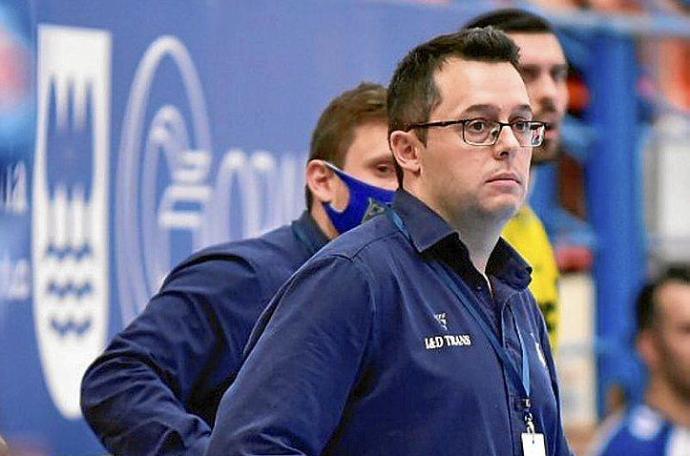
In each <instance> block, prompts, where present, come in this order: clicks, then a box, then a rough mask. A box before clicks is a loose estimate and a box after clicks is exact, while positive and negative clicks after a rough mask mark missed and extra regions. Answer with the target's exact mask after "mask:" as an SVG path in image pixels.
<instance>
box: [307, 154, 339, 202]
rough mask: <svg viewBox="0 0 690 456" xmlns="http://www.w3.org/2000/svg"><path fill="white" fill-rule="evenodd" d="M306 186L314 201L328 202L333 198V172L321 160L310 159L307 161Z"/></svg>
mask: <svg viewBox="0 0 690 456" xmlns="http://www.w3.org/2000/svg"><path fill="white" fill-rule="evenodd" d="M305 177H306V181H307V187H309V190H310V191H311V194H312V196H313V197H314V201H315V202H316V201H321V202H324V203H330V202H331V201H333V199H334V198H335V191H336V188H335V180H334V177H335V173H334V172H333V170H332V169H331V168H329V167H328V166H326V164H325V163H324V162H323V160H311V161H310V162H309V163H307V172H306V176H305Z"/></svg>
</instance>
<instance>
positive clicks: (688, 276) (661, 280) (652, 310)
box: [635, 265, 690, 334]
mask: <svg viewBox="0 0 690 456" xmlns="http://www.w3.org/2000/svg"><path fill="white" fill-rule="evenodd" d="M669 282H682V283H686V284H689V285H690V265H675V266H670V267H668V268H667V269H666V270H665V271H664V272H663V273H662V274H661V275H659V276H658V277H657V278H656V279H654V280H652V281H650V282H648V283H647V284H646V285H645V286H643V287H642V290H641V291H640V293H639V294H638V296H637V301H636V303H635V312H636V317H637V333H638V334H639V333H640V332H642V331H644V330H646V329H649V328H651V327H652V326H653V325H654V322H655V320H656V312H657V310H656V296H655V295H656V292H657V290H659V288H661V287H662V286H664V285H665V284H667V283H669Z"/></svg>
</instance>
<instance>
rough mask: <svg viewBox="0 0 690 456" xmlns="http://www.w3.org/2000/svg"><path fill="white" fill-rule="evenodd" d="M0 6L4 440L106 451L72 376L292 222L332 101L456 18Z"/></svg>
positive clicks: (301, 6)
mask: <svg viewBox="0 0 690 456" xmlns="http://www.w3.org/2000/svg"><path fill="white" fill-rule="evenodd" d="M4 9H6V10H7V11H10V10H11V11H12V14H14V15H15V16H17V17H19V19H18V21H19V22H17V23H19V24H20V25H21V24H24V25H25V26H24V27H21V26H16V24H15V23H10V22H9V21H7V20H6V21H5V22H2V21H0V27H4V29H11V30H12V33H13V34H14V35H13V36H15V37H17V38H16V40H15V41H16V42H17V43H19V44H17V45H16V47H15V51H16V52H17V54H14V57H13V59H14V60H13V62H18V61H19V60H16V59H18V58H24V61H25V62H26V63H27V65H28V66H27V68H28V69H27V71H26V73H25V74H24V76H23V78H24V79H23V80H24V82H25V83H27V84H29V85H31V86H33V87H34V89H35V90H29V91H25V93H24V95H23V96H24V99H23V101H24V102H25V103H27V104H25V105H23V106H22V109H23V110H17V111H16V112H14V113H13V114H12V116H13V117H12V119H13V122H15V124H16V125H19V127H17V130H16V131H15V135H16V136H15V137H16V138H19V139H16V140H14V141H15V142H14V143H13V144H18V146H17V147H13V148H12V150H11V151H9V152H7V153H5V152H4V151H3V154H2V159H1V160H0V165H2V169H1V170H0V187H1V191H0V196H1V197H2V198H1V200H0V285H2V286H0V289H1V291H0V366H2V368H0V434H3V435H4V436H5V437H6V438H8V440H10V443H11V444H13V445H14V446H15V449H16V450H17V452H18V453H19V452H20V451H23V450H26V451H33V453H32V454H63V455H88V454H99V453H102V452H103V450H102V448H101V447H100V445H99V443H98V442H97V440H96V439H95V437H94V436H93V435H92V434H91V432H90V430H89V429H88V427H87V425H86V424H85V422H84V421H83V419H82V418H81V415H80V412H79V407H78V399H79V397H78V391H79V390H78V389H79V380H80V377H81V374H82V373H83V371H84V369H85V368H86V366H87V365H88V363H89V362H90V361H91V360H92V359H93V358H94V357H95V356H96V355H97V354H98V353H99V352H100V351H101V350H102V349H103V348H104V347H105V344H106V343H107V341H108V340H109V338H110V337H112V336H113V334H114V333H115V332H117V331H118V330H119V329H121V328H122V327H123V325H125V324H126V323H127V322H128V321H130V320H131V319H132V318H134V317H135V316H136V315H137V313H139V312H140V311H141V309H142V307H143V306H144V305H145V304H146V302H147V299H148V297H149V296H150V295H151V294H152V293H154V292H155V290H156V289H157V288H158V286H159V284H160V282H161V280H162V279H163V277H164V276H165V274H166V272H167V271H168V270H169V269H170V268H171V266H172V265H174V264H175V263H177V262H178V261H180V260H181V259H182V258H184V257H186V256H187V255H188V254H189V253H191V252H192V251H193V250H196V249H198V248H200V247H202V246H205V245H208V244H211V243H214V242H218V241H222V240H227V239H237V238H242V237H247V236H253V235H257V234H259V233H261V232H263V231H265V230H267V229H269V228H272V227H275V226H277V225H279V224H281V223H283V222H286V221H288V220H290V219H291V218H292V217H294V216H295V215H297V214H298V213H299V212H300V211H301V209H302V207H303V204H304V203H303V189H302V188H303V169H304V160H305V157H306V153H307V150H308V144H309V137H310V133H311V129H312V128H313V126H314V125H315V122H316V119H317V117H318V115H319V114H320V112H321V110H322V109H323V108H324V107H325V105H326V104H327V102H328V101H329V100H330V99H331V98H332V97H334V96H335V95H337V94H339V93H340V92H342V91H343V90H345V89H349V88H351V87H353V86H355V85H356V84H357V83H358V82H359V81H362V80H369V81H374V82H380V83H384V84H385V83H386V82H387V81H388V78H389V77H390V74H391V73H392V70H393V68H394V65H395V63H396V62H397V60H398V59H399V58H400V57H401V56H402V55H403V54H404V52H405V51H406V50H408V49H409V48H410V47H411V46H413V45H414V44H416V43H418V42H421V41H423V40H424V39H427V38H429V37H431V36H433V35H436V34H438V33H440V32H444V31H451V30H453V29H455V28H456V27H457V26H458V25H459V24H460V23H462V21H463V20H464V18H465V17H466V14H467V12H466V11H465V12H463V11H460V10H447V9H436V8H428V7H420V6H417V5H393V4H389V3H385V2H355V1H351V2H345V1H343V2H322V1H299V2H281V1H268V0H259V1H254V2H202V1H190V2H165V3H162V2H154V1H144V2H142V1H118V2H93V1H71V2H62V1H57V0H55V1H51V0H42V1H35V2H29V4H28V5H27V4H26V3H20V4H15V2H11V3H8V4H7V6H5V7H4ZM4 9H3V10H0V11H4ZM449 11H452V12H454V13H453V14H448V13H449ZM2 17H5V16H2V15H0V19H1V18H2ZM8 24H15V25H11V26H10V25H8ZM34 94H35V99H34ZM27 105H28V106H30V108H26V106H27ZM1 106H2V105H0V107H1ZM34 106H35V113H34V109H33V108H34ZM2 114H3V113H0V115H2ZM21 116H24V117H21ZM8 118H9V117H8ZM3 125H7V124H6V123H3ZM26 125H29V127H26ZM22 126H23V128H24V129H23V130H21V131H20V130H19V128H20V127H22ZM5 144H7V142H5Z"/></svg>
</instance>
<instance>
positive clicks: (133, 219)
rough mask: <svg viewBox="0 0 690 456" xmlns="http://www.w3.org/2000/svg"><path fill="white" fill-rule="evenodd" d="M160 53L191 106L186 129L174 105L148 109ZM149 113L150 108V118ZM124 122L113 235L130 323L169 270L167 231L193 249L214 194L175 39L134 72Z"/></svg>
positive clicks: (190, 80) (198, 94)
mask: <svg viewBox="0 0 690 456" xmlns="http://www.w3.org/2000/svg"><path fill="white" fill-rule="evenodd" d="M164 59H166V60H169V61H171V62H173V63H174V64H175V68H177V70H178V71H179V76H180V78H181V81H182V84H183V87H184V92H185V94H186V100H187V102H188V103H189V110H190V112H191V132H190V131H188V129H187V123H186V121H185V118H184V117H183V115H182V114H181V112H180V111H181V110H180V109H178V108H177V107H176V106H173V105H171V104H163V105H162V106H160V107H158V106H154V108H152V109H151V110H150V111H149V104H150V102H151V100H150V98H151V90H152V85H153V82H154V78H155V77H156V72H157V70H158V68H159V66H160V65H161V64H162V62H163V60H164ZM149 112H153V116H152V120H151V121H150V123H148V117H149V115H148V114H147V113H149ZM145 127H146V128H147V130H146V131H144V129H145ZM122 128H123V130H122V140H121V143H120V155H119V161H118V181H117V201H116V217H117V223H116V229H117V234H116V236H117V243H118V251H119V253H120V254H119V255H118V261H117V268H118V285H119V290H120V302H121V303H122V304H121V311H122V316H123V320H124V322H125V323H127V322H128V321H130V320H131V319H132V318H134V316H136V314H137V313H138V312H139V310H140V309H141V306H143V305H144V304H145V303H146V301H147V300H148V298H149V297H150V295H151V294H152V292H153V291H155V290H156V289H157V288H158V287H159V286H160V283H161V281H162V280H163V278H164V277H165V274H166V273H167V272H168V271H169V270H170V267H171V259H170V246H171V234H172V233H173V232H178V233H179V232H186V233H188V235H189V236H190V237H191V240H192V245H193V246H194V248H198V247H200V246H201V245H202V240H201V238H200V237H201V227H202V222H203V214H204V212H205V208H206V205H207V203H208V201H209V199H210V197H211V185H210V184H209V183H208V178H209V170H210V166H211V159H212V155H211V138H210V131H209V124H208V119H207V115H206V103H205V100H204V96H203V92H202V88H201V81H200V80H199V76H198V74H197V71H196V69H195V67H194V63H193V61H192V59H191V57H190V55H189V52H188V51H187V49H186V48H185V46H184V45H183V44H182V43H181V42H180V41H179V40H178V39H177V38H175V37H172V36H162V37H160V38H158V39H157V40H156V41H154V42H153V43H152V44H151V46H149V48H148V49H147V50H146V53H145V55H144V57H143V58H142V60H141V62H140V63H139V66H138V67H137V70H136V74H135V76H134V81H133V83H132V87H131V93H130V97H129V100H128V103H127V110H126V112H125V117H124V121H123V127H122ZM162 169H167V173H168V176H163V177H164V178H162V179H161V176H159V172H160V171H161V170H162ZM161 182H163V183H164V184H161ZM161 185H163V186H164V188H162V189H161V188H160V187H161ZM159 197H160V198H159Z"/></svg>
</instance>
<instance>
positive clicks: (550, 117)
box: [508, 32, 568, 165]
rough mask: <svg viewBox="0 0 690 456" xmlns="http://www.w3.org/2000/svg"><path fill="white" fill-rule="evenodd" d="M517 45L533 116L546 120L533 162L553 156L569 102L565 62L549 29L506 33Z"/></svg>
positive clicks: (533, 153) (552, 157) (551, 158)
mask: <svg viewBox="0 0 690 456" xmlns="http://www.w3.org/2000/svg"><path fill="white" fill-rule="evenodd" d="M508 36H510V38H512V39H513V41H515V44H517V45H518V47H519V48H520V73H521V75H522V79H523V80H524V82H525V85H526V86H527V92H528V94H529V98H530V103H531V105H532V110H533V111H534V120H539V121H542V122H546V123H548V124H549V125H550V128H548V129H547V131H546V137H545V138H544V143H543V144H542V145H541V146H540V147H535V148H534V149H533V151H532V164H533V165H538V164H540V163H543V162H547V161H551V160H555V159H556V158H557V157H558V147H559V144H560V137H561V126H562V125H561V123H562V121H563V117H564V116H565V112H566V108H567V106H568V88H567V86H566V79H567V76H568V63H567V61H566V59H565V54H564V53H563V48H561V44H560V43H559V41H558V38H557V37H556V35H554V34H552V33H541V32H540V33H526V32H525V33H517V32H514V33H508Z"/></svg>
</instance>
